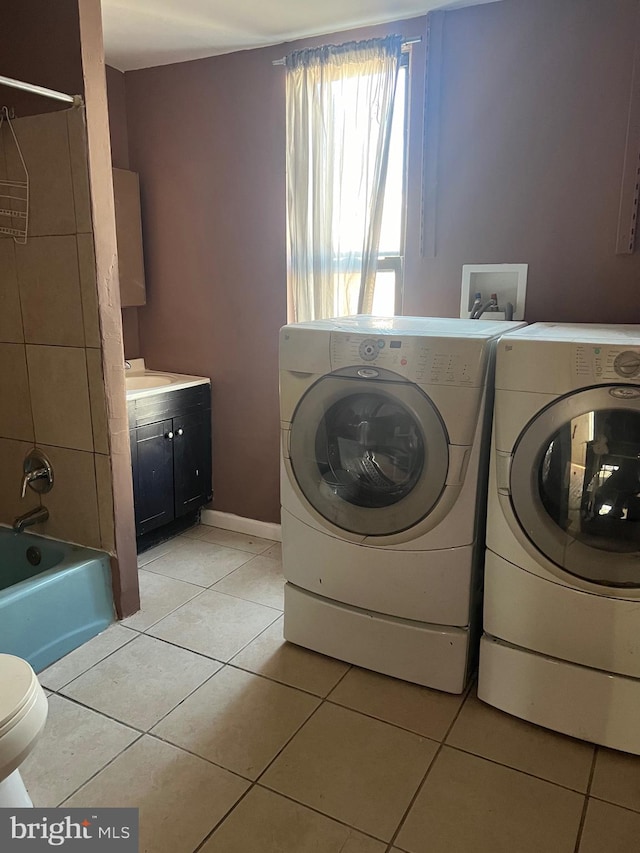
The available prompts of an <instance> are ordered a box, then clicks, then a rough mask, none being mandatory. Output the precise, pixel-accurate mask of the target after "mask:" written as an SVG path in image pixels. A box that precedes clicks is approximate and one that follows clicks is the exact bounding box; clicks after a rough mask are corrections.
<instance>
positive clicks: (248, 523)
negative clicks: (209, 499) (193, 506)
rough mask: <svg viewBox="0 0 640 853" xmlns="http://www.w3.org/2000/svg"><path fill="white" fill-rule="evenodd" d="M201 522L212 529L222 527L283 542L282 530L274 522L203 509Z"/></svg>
mask: <svg viewBox="0 0 640 853" xmlns="http://www.w3.org/2000/svg"><path fill="white" fill-rule="evenodd" d="M200 522H201V523H202V524H209V525H211V527H222V529H223V530H233V531H234V532H235V533H246V534H247V536H259V537H260V538H261V539H273V540H275V541H276V542H282V528H281V526H280V525H279V524H275V523H274V522H272V521H257V520H256V519H255V518H243V517H242V516H241V515H233V513H231V512H220V510H217V509H203V510H202V515H201V516H200Z"/></svg>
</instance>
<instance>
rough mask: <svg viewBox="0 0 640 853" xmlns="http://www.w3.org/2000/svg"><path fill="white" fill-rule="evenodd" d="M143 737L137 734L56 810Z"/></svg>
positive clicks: (141, 733) (58, 806) (143, 733)
mask: <svg viewBox="0 0 640 853" xmlns="http://www.w3.org/2000/svg"><path fill="white" fill-rule="evenodd" d="M78 704H80V703H78ZM82 707H84V706H82ZM103 716H106V714H105V715H103ZM107 719H111V718H110V717H109V718H107ZM135 731H139V730H138V729H136V730H135ZM144 735H145V732H139V734H138V737H137V738H134V739H133V740H132V741H131V743H129V744H127V746H125V748H124V749H121V750H120V752H118V753H117V754H116V755H114V756H113V758H110V759H109V761H107V763H106V764H104V765H103V766H102V767H100V768H99V769H98V770H96V772H95V773H92V774H91V776H89V777H88V778H87V779H85V780H84V781H83V782H82V783H81V784H80V785H78V787H77V788H76V789H75V790H73V791H72V792H71V793H70V794H69V795H68V796H67V797H65V798H64V800H62V801H61V802H59V803H58V805H57V806H56V808H61V807H62V806H63V805H64V804H65V803H66V802H67V800H70V799H71V797H74V796H75V795H76V794H77V793H78V791H80V790H81V789H82V788H84V786H85V785H88V784H89V782H91V781H92V780H93V779H95V778H96V776H99V775H100V773H102V771H103V770H106V769H107V767H109V765H110V764H113V762H114V761H115V760H116V758H120V756H121V755H122V754H123V753H125V752H126V751H127V750H128V749H130V748H131V747H132V746H133V745H134V744H136V743H138V741H139V740H142V738H143V737H144Z"/></svg>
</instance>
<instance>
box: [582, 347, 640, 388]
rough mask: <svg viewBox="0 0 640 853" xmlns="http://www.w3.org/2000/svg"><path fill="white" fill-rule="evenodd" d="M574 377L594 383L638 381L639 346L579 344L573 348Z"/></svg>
mask: <svg viewBox="0 0 640 853" xmlns="http://www.w3.org/2000/svg"><path fill="white" fill-rule="evenodd" d="M574 375H575V376H576V377H578V378H580V379H590V380H595V381H596V382H610V381H613V382H618V381H620V380H622V381H624V380H627V381H633V380H635V381H638V379H640V346H638V347H633V348H631V347H627V346H615V347H612V346H605V345H602V346H597V345H595V344H579V345H578V346H576V348H575V359H574Z"/></svg>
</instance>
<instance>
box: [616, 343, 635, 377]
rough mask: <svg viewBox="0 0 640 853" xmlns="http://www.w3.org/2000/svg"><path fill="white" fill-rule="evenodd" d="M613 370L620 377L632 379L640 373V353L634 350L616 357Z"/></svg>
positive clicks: (626, 351)
mask: <svg viewBox="0 0 640 853" xmlns="http://www.w3.org/2000/svg"><path fill="white" fill-rule="evenodd" d="M613 369H614V370H615V372H616V373H617V374H618V376H623V377H624V378H625V379H631V378H632V377H633V376H637V375H638V373H640V353H638V352H634V351H633V350H625V352H621V353H619V354H618V355H617V356H616V357H615V361H614V362H613Z"/></svg>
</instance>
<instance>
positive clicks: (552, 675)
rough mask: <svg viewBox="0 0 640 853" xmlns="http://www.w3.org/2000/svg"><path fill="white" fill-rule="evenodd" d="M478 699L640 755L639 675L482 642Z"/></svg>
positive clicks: (489, 639) (492, 640) (549, 726)
mask: <svg viewBox="0 0 640 853" xmlns="http://www.w3.org/2000/svg"><path fill="white" fill-rule="evenodd" d="M478 698H480V699H482V701H483V702H487V704H489V705H493V706H494V707H496V708H499V709H500V710H501V711H506V712H507V713H508V714H513V716H514V717H520V718H521V719H523V720H528V721H529V722H531V723H537V725H539V726H544V727H545V728H547V729H553V730H554V731H557V732H562V733H563V734H567V735H571V736H572V737H576V738H580V739H582V740H586V741H590V742H591V743H598V744H601V745H602V746H608V747H611V748H612V749H619V750H622V751H623V752H631V753H634V754H635V755H640V727H638V708H639V707H640V679H637V678H628V677H625V676H622V675H613V674H611V673H609V672H603V671H602V670H599V669H591V668H589V667H586V666H579V665H578V664H574V663H568V662H567V661H562V660H558V659H556V658H551V657H546V656H544V655H540V654H537V653H535V652H531V651H528V650H527V649H522V648H520V647H519V646H512V645H510V644H509V643H505V642H502V641H501V640H496V639H495V638H493V637H490V636H488V635H487V634H485V635H483V637H482V640H481V641H480V670H479V674H478Z"/></svg>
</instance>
